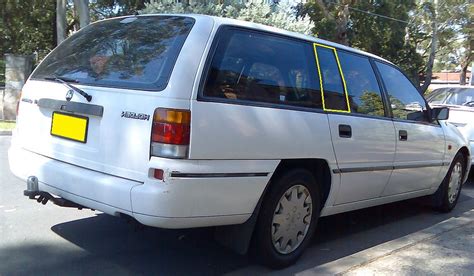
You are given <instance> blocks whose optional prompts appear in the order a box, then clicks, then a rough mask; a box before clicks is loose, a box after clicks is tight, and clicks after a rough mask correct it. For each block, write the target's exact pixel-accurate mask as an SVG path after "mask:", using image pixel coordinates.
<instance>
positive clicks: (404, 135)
mask: <svg viewBox="0 0 474 276" xmlns="http://www.w3.org/2000/svg"><path fill="white" fill-rule="evenodd" d="M398 139H399V140H400V141H406V140H408V132H407V131H406V130H399V131H398Z"/></svg>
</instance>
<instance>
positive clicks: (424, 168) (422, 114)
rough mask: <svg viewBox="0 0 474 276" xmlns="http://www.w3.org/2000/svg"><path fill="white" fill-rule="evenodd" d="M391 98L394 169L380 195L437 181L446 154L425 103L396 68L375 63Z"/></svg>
mask: <svg viewBox="0 0 474 276" xmlns="http://www.w3.org/2000/svg"><path fill="white" fill-rule="evenodd" d="M375 63H376V65H377V69H378V71H379V73H380V76H381V78H382V82H383V84H384V88H385V90H386V92H387V95H388V98H389V100H390V106H391V110H392V115H393V120H394V125H395V132H396V154H395V161H394V170H393V172H392V176H391V177H390V181H389V183H388V185H387V187H386V188H385V190H384V192H383V196H390V195H396V194H402V193H408V192H413V191H418V190H423V189H428V188H431V187H432V186H434V185H436V184H439V183H440V181H441V179H440V178H442V176H440V175H439V172H440V169H441V166H443V165H446V164H443V158H444V153H445V148H446V145H445V137H444V132H443V129H442V128H441V126H440V125H439V124H438V123H437V122H431V120H430V118H429V116H428V111H427V104H426V101H425V100H424V98H423V97H422V96H421V94H420V93H419V92H418V90H417V89H416V88H415V87H414V86H413V84H412V83H411V82H410V81H409V80H408V78H407V77H406V76H405V75H404V74H403V73H401V72H400V71H399V70H398V69H397V68H396V67H394V66H392V65H390V64H386V63H382V62H378V61H377V62H375Z"/></svg>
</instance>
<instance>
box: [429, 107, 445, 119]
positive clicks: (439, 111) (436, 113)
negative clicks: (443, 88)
mask: <svg viewBox="0 0 474 276" xmlns="http://www.w3.org/2000/svg"><path fill="white" fill-rule="evenodd" d="M431 116H432V119H433V121H434V120H441V121H442V120H447V119H448V118H449V108H447V107H435V108H433V109H431Z"/></svg>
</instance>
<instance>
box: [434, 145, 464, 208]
mask: <svg viewBox="0 0 474 276" xmlns="http://www.w3.org/2000/svg"><path fill="white" fill-rule="evenodd" d="M459 169H460V170H461V171H460V172H459ZM459 173H460V175H459ZM465 174H466V163H465V162H464V157H463V155H462V154H461V153H460V152H458V153H457V154H456V156H455V157H454V159H453V162H452V163H451V166H450V167H449V170H448V173H447V174H446V176H445V177H444V179H443V182H442V183H441V185H440V186H439V188H438V190H437V191H436V193H434V194H433V196H432V200H433V207H434V209H435V210H437V211H439V212H443V213H447V212H450V211H451V210H452V209H453V208H454V207H455V206H456V203H457V202H458V199H459V195H460V194H461V189H462V185H463V183H462V180H463V178H464V175H465ZM459 177H460V179H458V178H459ZM455 182H456V183H455ZM450 183H451V188H450ZM457 187H458V188H457ZM453 190H454V191H453Z"/></svg>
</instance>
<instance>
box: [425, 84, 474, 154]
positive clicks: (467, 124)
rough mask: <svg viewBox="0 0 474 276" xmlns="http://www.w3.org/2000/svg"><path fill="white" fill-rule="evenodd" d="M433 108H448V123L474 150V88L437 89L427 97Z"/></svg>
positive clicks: (450, 87) (452, 87) (453, 87)
mask: <svg viewBox="0 0 474 276" xmlns="http://www.w3.org/2000/svg"><path fill="white" fill-rule="evenodd" d="M427 101H428V103H429V104H430V106H432V107H439V106H446V107H448V108H449V109H450V110H449V111H450V113H449V119H448V122H449V123H451V124H453V125H455V126H456V127H457V128H458V129H459V131H460V132H461V133H462V134H463V135H464V137H466V139H467V140H468V141H469V144H470V146H471V151H472V150H473V149H474V87H473V86H449V87H442V88H438V89H435V90H434V91H433V92H431V93H430V94H429V96H428V97H427Z"/></svg>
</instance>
